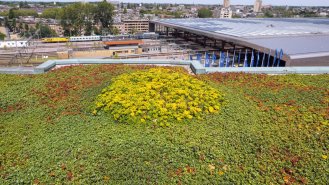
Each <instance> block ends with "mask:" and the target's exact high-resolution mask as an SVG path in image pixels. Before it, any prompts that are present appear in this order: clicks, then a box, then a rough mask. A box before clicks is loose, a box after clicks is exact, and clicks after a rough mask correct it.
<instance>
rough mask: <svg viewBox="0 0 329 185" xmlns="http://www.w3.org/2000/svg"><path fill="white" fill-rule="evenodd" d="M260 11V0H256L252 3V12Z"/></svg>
mask: <svg viewBox="0 0 329 185" xmlns="http://www.w3.org/2000/svg"><path fill="white" fill-rule="evenodd" d="M261 11H262V0H256V1H255V5H254V12H256V13H258V12H261Z"/></svg>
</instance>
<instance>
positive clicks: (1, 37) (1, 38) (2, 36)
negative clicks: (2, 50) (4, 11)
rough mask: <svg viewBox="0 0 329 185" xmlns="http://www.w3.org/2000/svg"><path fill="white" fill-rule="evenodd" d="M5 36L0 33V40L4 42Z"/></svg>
mask: <svg viewBox="0 0 329 185" xmlns="http://www.w3.org/2000/svg"><path fill="white" fill-rule="evenodd" d="M5 38H6V35H5V34H3V33H1V32H0V40H5Z"/></svg>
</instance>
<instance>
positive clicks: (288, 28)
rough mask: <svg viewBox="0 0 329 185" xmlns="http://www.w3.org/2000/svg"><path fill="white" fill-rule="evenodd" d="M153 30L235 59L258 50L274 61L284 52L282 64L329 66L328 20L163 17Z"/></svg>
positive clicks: (265, 57) (254, 55) (253, 55)
mask: <svg viewBox="0 0 329 185" xmlns="http://www.w3.org/2000/svg"><path fill="white" fill-rule="evenodd" d="M150 31H156V32H159V33H161V34H167V35H172V36H174V37H181V38H184V39H186V40H189V41H191V40H192V41H195V42H197V43H200V44H202V45H204V46H212V47H213V48H216V49H218V51H224V52H228V53H230V56H232V55H233V56H234V58H235V56H236V53H240V54H241V59H240V57H239V59H240V60H243V57H245V58H248V60H250V58H251V57H256V53H257V57H258V58H261V59H263V60H264V59H265V60H266V61H272V60H273V61H275V59H276V58H277V57H279V56H278V55H279V54H278V51H282V57H280V59H281V60H282V62H281V63H280V66H329V44H328V43H329V19H311V18H303V19H301V18H300V19H292V18H289V19H288V18H286V19H270V18H266V19H218V18H207V19H161V20H153V21H150ZM251 54H252V55H251ZM273 58H274V59H273ZM259 65H260V64H259ZM270 65H273V64H270Z"/></svg>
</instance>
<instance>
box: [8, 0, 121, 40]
mask: <svg viewBox="0 0 329 185" xmlns="http://www.w3.org/2000/svg"><path fill="white" fill-rule="evenodd" d="M33 11H34V10H24V9H10V11H9V12H8V13H7V17H8V18H9V20H7V22H6V26H7V27H9V28H10V29H11V31H13V30H14V31H15V30H19V31H22V30H23V32H30V31H31V30H33V29H32V28H26V26H25V25H24V26H21V25H19V26H18V27H17V26H16V25H17V24H16V18H18V17H19V16H30V15H32V16H35V17H40V18H45V19H56V20H59V23H60V25H61V27H62V28H63V32H64V36H77V35H82V34H84V35H91V34H92V33H94V34H96V35H100V34H109V33H113V32H117V30H115V29H113V27H112V24H113V16H114V6H113V5H112V4H110V3H107V2H106V0H103V1H102V2H98V3H95V4H92V3H80V2H78V3H73V4H69V5H67V6H65V7H62V8H49V9H46V10H44V12H43V13H42V14H41V15H39V16H38V15H37V14H35V13H36V12H35V11H34V12H35V13H34V12H33ZM98 25H100V26H98ZM48 28H49V26H47V25H44V29H45V31H44V33H49V34H47V35H42V36H43V37H49V36H53V35H54V31H53V30H51V29H50V28H49V29H50V31H49V29H48ZM99 28H100V29H99ZM33 31H35V30H33ZM41 31H42V30H41ZM23 35H27V33H23Z"/></svg>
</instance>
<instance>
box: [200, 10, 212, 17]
mask: <svg viewBox="0 0 329 185" xmlns="http://www.w3.org/2000/svg"><path fill="white" fill-rule="evenodd" d="M198 17H200V18H208V17H212V12H211V11H210V10H209V9H208V8H201V9H199V10H198Z"/></svg>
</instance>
